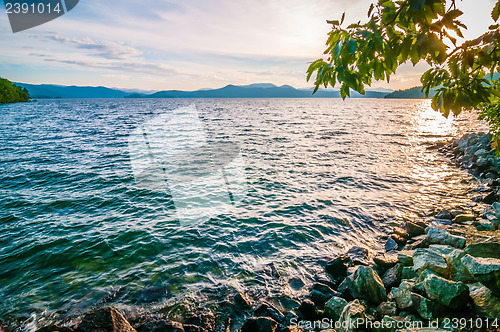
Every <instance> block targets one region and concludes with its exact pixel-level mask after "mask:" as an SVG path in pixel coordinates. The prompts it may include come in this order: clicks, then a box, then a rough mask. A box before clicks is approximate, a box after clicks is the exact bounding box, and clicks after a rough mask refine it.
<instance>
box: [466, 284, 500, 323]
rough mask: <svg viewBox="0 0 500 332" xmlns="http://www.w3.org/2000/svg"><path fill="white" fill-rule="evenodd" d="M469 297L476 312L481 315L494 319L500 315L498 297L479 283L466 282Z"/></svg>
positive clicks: (499, 300)
mask: <svg viewBox="0 0 500 332" xmlns="http://www.w3.org/2000/svg"><path fill="white" fill-rule="evenodd" d="M467 286H468V287H469V292H470V297H471V298H472V301H473V303H474V308H475V310H476V313H478V314H479V315H481V316H484V317H488V318H492V319H496V318H498V317H500V298H499V297H497V296H495V295H494V294H493V293H492V292H491V290H489V289H488V288H487V287H484V286H483V285H482V284H480V283H475V284H468V285H467Z"/></svg>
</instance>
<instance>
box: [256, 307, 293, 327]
mask: <svg viewBox="0 0 500 332" xmlns="http://www.w3.org/2000/svg"><path fill="white" fill-rule="evenodd" d="M255 316H259V317H271V318H272V319H274V320H275V321H277V322H279V323H282V322H284V321H285V320H286V318H285V315H283V314H282V313H281V311H279V310H278V309H277V308H276V307H275V306H273V305H272V304H271V303H268V302H263V303H262V304H261V305H259V307H257V309H255Z"/></svg>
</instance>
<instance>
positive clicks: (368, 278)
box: [351, 266, 387, 305]
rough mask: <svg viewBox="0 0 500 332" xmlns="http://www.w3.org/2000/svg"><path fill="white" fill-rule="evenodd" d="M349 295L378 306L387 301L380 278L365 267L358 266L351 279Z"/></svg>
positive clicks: (369, 268)
mask: <svg viewBox="0 0 500 332" xmlns="http://www.w3.org/2000/svg"><path fill="white" fill-rule="evenodd" d="M352 281H353V282H352V287H351V288H352V289H351V294H352V295H353V297H354V298H358V299H363V300H367V301H370V302H371V303H374V304H377V305H378V304H379V303H380V302H383V301H385V300H386V299H387V294H386V292H385V287H384V284H383V282H382V280H381V279H380V276H379V275H378V274H377V273H376V272H375V271H374V270H373V269H372V268H371V267H367V266H360V267H359V268H358V269H357V270H356V272H355V273H354V275H353V278H352Z"/></svg>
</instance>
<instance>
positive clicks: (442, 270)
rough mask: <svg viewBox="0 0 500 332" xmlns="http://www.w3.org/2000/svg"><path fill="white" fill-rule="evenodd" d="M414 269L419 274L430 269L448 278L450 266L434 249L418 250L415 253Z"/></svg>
mask: <svg viewBox="0 0 500 332" xmlns="http://www.w3.org/2000/svg"><path fill="white" fill-rule="evenodd" d="M413 263H414V265H413V266H414V269H415V271H416V272H417V274H420V273H421V272H422V271H423V270H425V269H429V270H432V271H434V272H437V273H439V274H440V275H441V276H443V277H447V276H448V264H447V263H446V260H445V259H444V258H443V256H442V255H441V254H440V253H439V252H437V251H435V250H433V249H417V250H415V252H414V253H413Z"/></svg>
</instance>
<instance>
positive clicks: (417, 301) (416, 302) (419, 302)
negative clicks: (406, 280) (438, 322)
mask: <svg viewBox="0 0 500 332" xmlns="http://www.w3.org/2000/svg"><path fill="white" fill-rule="evenodd" d="M411 298H412V310H414V311H416V312H417V313H418V314H419V315H420V316H421V317H422V318H424V319H427V320H431V319H436V318H440V317H443V316H444V315H446V313H447V310H446V308H445V307H444V306H442V305H441V304H439V303H437V302H434V301H432V300H429V299H426V298H425V297H423V296H421V295H418V294H415V293H412V294H411Z"/></svg>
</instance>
